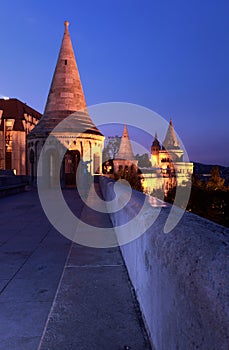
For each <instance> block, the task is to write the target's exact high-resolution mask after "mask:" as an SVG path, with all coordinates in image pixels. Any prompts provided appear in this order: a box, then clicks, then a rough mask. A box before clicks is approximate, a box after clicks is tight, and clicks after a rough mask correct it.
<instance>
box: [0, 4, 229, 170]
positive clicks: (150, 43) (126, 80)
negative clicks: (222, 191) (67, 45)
mask: <svg viewBox="0 0 229 350" xmlns="http://www.w3.org/2000/svg"><path fill="white" fill-rule="evenodd" d="M66 19H67V20H68V21H69V22H70V28H69V29H70V33H71V38H72V42H73V46H74V49H75V54H76V58H77V63H78V67H79V70H80V74H81V79H82V83H83V87H84V91H85V95H86V99H87V103H88V104H89V105H91V104H96V103H102V102H109V101H123V102H130V103H135V104H139V105H142V106H145V107H147V108H150V109H152V110H154V111H156V112H157V113H159V114H160V115H162V116H163V117H164V118H165V119H167V120H169V118H170V117H172V118H173V121H174V125H175V127H176V130H177V132H178V133H179V135H180V137H181V138H182V140H183V142H184V144H185V146H186V149H187V150H188V153H189V156H190V159H191V160H192V161H200V162H203V163H217V164H222V165H228V166H229V138H228V129H229V2H228V0H201V1H200V0H192V1H188V0H180V1H178V0H173V1H171V0H157V1H156V0H79V1H76V0H70V1H68V0H65V1H57V0H55V1H54V0H46V1H43V0H40V1H31V0H20V1H16V0H15V1H10V0H9V1H4V2H2V3H1V10H0V33H1V45H0V48H1V51H0V52H1V54H0V95H1V96H9V97H16V98H18V99H20V100H21V101H23V102H26V103H27V104H29V105H31V106H32V107H34V108H35V109H37V110H39V111H41V112H43V110H44V105H45V102H46V98H47V94H48V90H49V87H50V83H51V78H52V74H53V71H54V67H55V64H56V60H57V55H58V52H59V48H60V44H61V39H62V35H63V30H64V26H63V22H64V20H66ZM108 118H109V117H108ZM108 121H109V120H108ZM149 146H150V145H149Z"/></svg>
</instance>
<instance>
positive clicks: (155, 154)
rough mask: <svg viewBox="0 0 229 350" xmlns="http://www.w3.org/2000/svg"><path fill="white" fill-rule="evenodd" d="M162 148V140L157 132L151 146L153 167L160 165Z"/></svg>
mask: <svg viewBox="0 0 229 350" xmlns="http://www.w3.org/2000/svg"><path fill="white" fill-rule="evenodd" d="M160 150H161V146H160V142H159V141H158V137H157V133H155V136H154V141H153V143H152V146H151V164H152V166H153V167H158V165H159V151H160Z"/></svg>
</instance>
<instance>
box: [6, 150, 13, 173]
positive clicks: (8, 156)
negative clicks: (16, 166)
mask: <svg viewBox="0 0 229 350" xmlns="http://www.w3.org/2000/svg"><path fill="white" fill-rule="evenodd" d="M5 166H6V169H7V170H9V169H12V152H6V164H5Z"/></svg>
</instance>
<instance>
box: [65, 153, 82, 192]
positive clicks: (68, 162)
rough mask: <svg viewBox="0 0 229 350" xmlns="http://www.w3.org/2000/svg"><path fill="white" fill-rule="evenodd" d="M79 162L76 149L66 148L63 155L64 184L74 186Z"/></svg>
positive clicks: (78, 154)
mask: <svg viewBox="0 0 229 350" xmlns="http://www.w3.org/2000/svg"><path fill="white" fill-rule="evenodd" d="M79 162H80V152H79V151H77V150H67V152H66V153H65V156H64V174H65V185H66V186H67V187H71V186H76V171H77V168H78V165H79Z"/></svg>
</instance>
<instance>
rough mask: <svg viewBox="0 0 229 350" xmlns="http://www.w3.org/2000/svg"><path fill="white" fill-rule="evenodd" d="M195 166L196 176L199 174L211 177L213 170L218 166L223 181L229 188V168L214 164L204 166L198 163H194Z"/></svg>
mask: <svg viewBox="0 0 229 350" xmlns="http://www.w3.org/2000/svg"><path fill="white" fill-rule="evenodd" d="M193 164H194V174H197V175H200V176H203V175H210V174H211V170H212V168H213V167H214V166H218V168H219V171H220V175H221V176H222V178H223V179H225V185H226V186H229V167H225V166H222V165H217V164H216V165H212V164H202V163H196V162H193ZM207 178H208V177H207ZM207 178H206V179H207Z"/></svg>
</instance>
